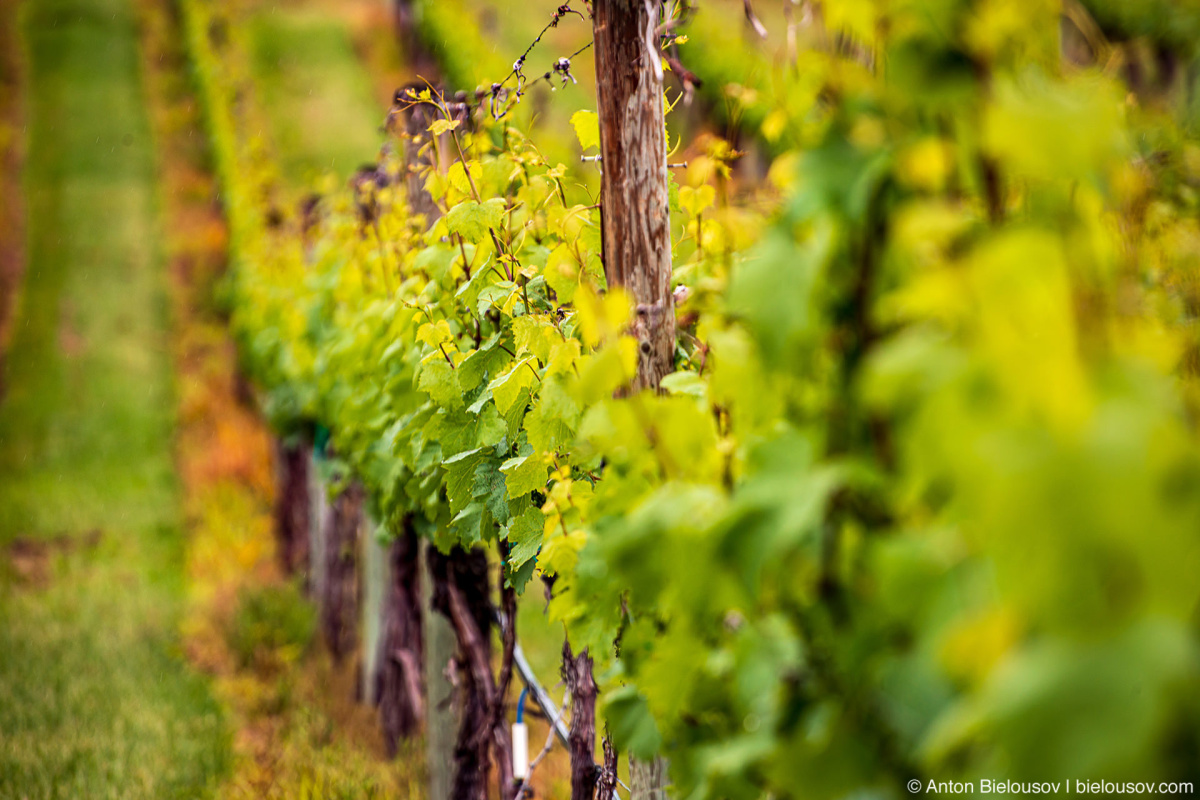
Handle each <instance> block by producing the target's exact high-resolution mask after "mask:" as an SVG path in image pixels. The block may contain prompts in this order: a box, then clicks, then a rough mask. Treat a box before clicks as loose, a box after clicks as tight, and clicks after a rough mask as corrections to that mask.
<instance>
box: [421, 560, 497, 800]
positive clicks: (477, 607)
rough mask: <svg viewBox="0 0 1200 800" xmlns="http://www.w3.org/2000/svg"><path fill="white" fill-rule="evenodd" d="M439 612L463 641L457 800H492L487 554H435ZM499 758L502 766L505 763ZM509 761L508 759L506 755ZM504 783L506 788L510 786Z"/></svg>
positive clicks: (492, 696)
mask: <svg viewBox="0 0 1200 800" xmlns="http://www.w3.org/2000/svg"><path fill="white" fill-rule="evenodd" d="M429 556H430V558H429V567H430V569H429V571H430V576H431V577H432V579H433V608H434V610H435V611H437V612H438V613H440V614H442V615H443V616H445V617H446V618H447V619H449V620H450V624H451V626H452V627H453V628H454V632H455V635H456V637H457V639H458V655H457V658H456V659H455V674H456V675H457V676H458V683H459V692H458V697H457V700H458V712H459V729H458V739H457V742H456V744H455V748H454V765H455V771H454V780H453V783H452V786H451V790H450V796H451V797H453V798H454V799H455V800H487V785H488V772H489V766H490V753H491V749H492V747H491V745H492V744H493V739H492V722H491V720H492V709H493V703H494V702H495V697H496V685H495V681H494V678H493V677H492V668H491V654H492V648H491V636H490V633H491V622H492V606H491V598H490V597H489V592H488V563H487V557H486V555H484V553H483V551H482V550H463V549H461V548H455V549H454V550H452V551H451V552H450V554H449V555H443V554H441V553H438V552H436V551H432V550H431V551H430V553H429ZM501 755H502V754H501V753H499V752H498V753H497V762H498V763H500V761H501V758H500V757H501ZM503 755H505V756H507V753H505V754H503ZM509 783H511V779H510V780H508V781H507V782H506V781H504V780H503V779H502V780H501V785H504V786H507V785H508V784H509Z"/></svg>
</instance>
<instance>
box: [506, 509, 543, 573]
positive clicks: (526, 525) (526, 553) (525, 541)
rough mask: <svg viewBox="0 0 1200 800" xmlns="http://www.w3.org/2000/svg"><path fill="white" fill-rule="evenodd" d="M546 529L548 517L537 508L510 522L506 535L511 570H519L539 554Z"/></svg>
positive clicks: (528, 510)
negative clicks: (543, 532)
mask: <svg viewBox="0 0 1200 800" xmlns="http://www.w3.org/2000/svg"><path fill="white" fill-rule="evenodd" d="M545 527H546V517H545V516H543V515H542V512H541V511H539V510H538V509H536V508H529V509H526V510H525V512H524V513H522V514H520V515H519V516H516V517H513V518H512V520H510V521H509V523H508V530H507V533H506V535H507V537H508V547H509V550H508V565H509V569H512V570H515V569H519V568H520V567H521V566H522V565H523V564H524V563H525V562H526V561H529V560H531V559H533V558H534V557H535V556H536V555H537V554H538V550H540V549H541V547H542V531H543V530H544V529H545Z"/></svg>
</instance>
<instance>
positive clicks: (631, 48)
mask: <svg viewBox="0 0 1200 800" xmlns="http://www.w3.org/2000/svg"><path fill="white" fill-rule="evenodd" d="M658 25H659V19H658V3H657V2H654V1H653V0H596V2H595V3H594V5H593V39H594V41H595V45H594V48H593V49H594V50H595V51H596V76H597V78H596V89H597V94H598V100H599V103H598V105H599V109H600V153H601V155H602V161H601V168H602V170H603V177H602V179H601V194H600V204H601V212H600V213H601V227H602V240H603V258H604V275H605V277H606V278H607V279H608V285H609V286H622V287H624V288H625V289H626V290H627V291H629V293H630V294H632V295H633V298H634V302H635V303H636V304H637V316H636V318H635V320H634V334H635V335H636V337H637V339H638V348H639V356H638V375H637V379H636V381H635V383H634V387H633V388H634V389H635V390H637V389H642V388H646V387H657V386H658V383H659V381H660V380H662V378H663V377H664V376H666V375H667V374H669V373H670V372H672V371H673V369H674V367H673V363H674V354H675V301H674V298H673V297H672V295H671V211H670V205H669V201H668V190H667V139H666V127H665V122H664V117H663V82H662V75H663V73H662V62H661V57H660V54H659V49H658V41H657V37H656V36H655V34H654V30H655V29H656V28H657V27H658Z"/></svg>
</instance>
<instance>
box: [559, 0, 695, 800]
mask: <svg viewBox="0 0 1200 800" xmlns="http://www.w3.org/2000/svg"><path fill="white" fill-rule="evenodd" d="M592 9H593V17H592V26H593V36H592V38H593V41H594V42H595V44H594V47H593V49H594V50H595V53H596V89H597V95H598V107H599V114H600V153H601V156H602V161H601V168H602V170H603V177H602V179H601V194H600V204H601V211H600V213H601V226H602V241H603V259H604V275H605V277H606V278H607V279H608V285H609V286H610V287H614V286H621V287H624V288H625V289H626V290H627V291H628V292H629V293H630V294H631V295H632V296H633V300H634V303H635V304H636V316H635V319H634V324H633V333H634V335H635V336H636V338H637V340H638V374H637V377H636V379H635V380H634V383H633V386H632V387H631V389H632V390H633V391H638V390H640V389H645V388H657V387H658V385H659V382H660V381H661V380H662V379H663V377H665V376H666V375H668V374H670V373H671V372H672V371H673V370H674V355H675V301H674V298H673V296H672V294H671V211H670V204H669V200H668V180H667V140H666V124H665V119H664V110H663V69H662V62H661V54H660V52H659V42H658V37H657V34H656V33H655V31H656V30H657V28H658V26H659V24H660V22H661V20H660V19H659V13H660V4H659V2H658V0H596V1H595V2H594V3H593V6H592ZM575 716H576V715H575V713H572V725H574V721H575ZM594 747H595V745H594V743H593V746H592V749H593V750H594ZM575 755H576V754H575V752H574V748H572V756H573V758H572V765H571V768H572V774H576V773H578V772H579V771H582V770H584V769H589V770H591V769H594V765H593V764H592V762H591V757H590V755H589V759H588V763H587V764H583V763H576V760H575ZM580 758H582V756H580ZM666 772H667V769H666V761H665V760H664V759H662V758H655V759H654V760H652V761H650V762H641V761H638V760H636V759H630V775H631V778H632V780H633V785H632V789H633V797H634V798H636V799H637V800H651V798H654V800H658V798H661V797H665V790H664V789H663V787H664V786H665V785H666Z"/></svg>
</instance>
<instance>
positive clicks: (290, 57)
mask: <svg viewBox="0 0 1200 800" xmlns="http://www.w3.org/2000/svg"><path fill="white" fill-rule="evenodd" d="M250 38H251V43H252V47H253V69H254V76H255V80H256V83H257V86H258V89H259V94H260V100H261V102H262V104H263V106H264V108H265V109H266V113H267V117H268V120H269V122H270V126H271V130H270V137H271V141H272V142H273V144H274V146H275V152H276V155H277V156H278V157H279V159H280V170H281V172H282V174H283V176H284V179H285V181H286V182H287V184H288V185H289V186H291V187H292V188H300V189H305V188H311V187H312V184H313V183H315V181H316V180H317V179H318V178H320V177H322V176H324V175H327V174H330V173H332V174H334V175H336V176H337V177H338V178H340V179H345V178H348V177H349V176H350V175H351V174H352V173H353V172H354V170H356V169H357V168H358V167H359V166H361V165H363V164H366V163H371V162H373V161H374V160H375V159H376V157H377V155H378V153H379V145H380V144H381V143H382V138H381V134H380V128H381V126H382V124H383V119H384V116H385V114H386V112H387V109H386V108H383V107H382V106H380V105H379V104H378V103H377V102H376V101H375V99H374V98H373V96H372V91H371V82H370V78H369V76H368V75H367V73H366V70H365V67H364V66H363V64H362V62H361V61H360V60H359V58H358V56H357V54H356V53H355V52H354V45H353V42H352V41H351V38H350V33H349V31H348V29H347V28H346V26H345V24H344V23H343V22H341V21H340V20H338V19H336V18H333V17H330V16H328V15H324V14H321V13H320V12H318V11H304V10H282V9H278V8H271V9H269V10H263V11H260V12H258V13H257V14H255V16H254V17H253V18H252V20H251V25H250Z"/></svg>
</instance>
